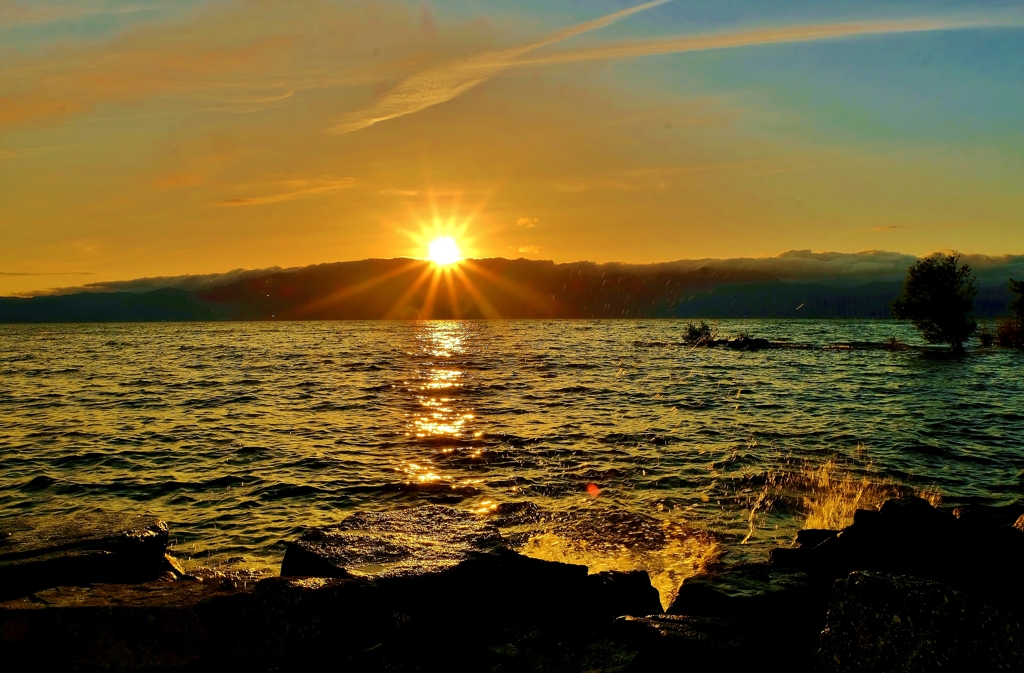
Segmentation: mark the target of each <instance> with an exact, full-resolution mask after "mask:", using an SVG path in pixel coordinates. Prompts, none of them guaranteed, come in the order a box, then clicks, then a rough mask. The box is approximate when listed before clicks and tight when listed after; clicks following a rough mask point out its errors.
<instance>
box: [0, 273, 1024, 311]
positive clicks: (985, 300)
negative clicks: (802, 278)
mask: <svg viewBox="0 0 1024 673" xmlns="http://www.w3.org/2000/svg"><path fill="white" fill-rule="evenodd" d="M171 280H173V279H171ZM899 290H900V284H899V282H898V281H896V280H888V279H886V280H882V281H875V282H860V283H850V282H845V283H838V282H829V281H824V280H823V281H817V282H793V281H784V280H781V279H779V278H777V277H775V276H773V275H771V274H769V273H766V272H764V271H761V270H753V269H749V268H747V269H743V268H734V269H730V268H728V267H723V266H722V265H721V264H719V265H717V266H714V267H711V266H701V267H697V268H694V267H693V266H692V265H690V266H683V265H680V264H677V263H664V264H614V263H613V264H595V263H593V262H579V263H570V264H555V263H553V262H547V261H533V260H525V259H515V260H510V259H502V258H492V259H480V260H466V261H465V262H463V263H462V264H460V265H458V266H457V267H455V268H454V269H448V270H441V271H438V270H437V268H436V267H434V266H433V265H432V264H431V263H430V262H425V261H421V260H410V259H368V260H362V261H357V262H339V263H334V264H319V265H315V266H309V267H304V268H300V269H289V270H279V269H271V270H267V271H266V272H246V273H244V274H235V275H234V276H233V277H230V278H225V282H224V284H221V285H211V284H209V283H203V285H202V286H201V287H198V288H193V289H183V288H178V289H172V288H164V289H159V290H154V291H148V292H78V293H75V294H64V295H54V296H39V297H32V298H14V297H8V298H0V322H92V321H162V320H166V321H188V320H371V319H383V318H389V319H413V318H440V319H447V318H488V317H503V318H669V317H678V318H688V319H700V318H888V317H890V316H891V313H890V309H889V305H890V303H891V301H892V300H893V298H895V297H896V296H897V295H898V294H899ZM1009 299H1010V292H1009V290H1008V288H1007V286H1006V284H1005V280H1002V281H1001V283H1000V285H998V286H991V287H989V286H986V287H983V288H982V289H981V292H980V294H979V297H978V302H977V309H978V312H979V315H986V316H995V315H999V314H1001V313H1005V311H1006V306H1007V302H1008V301H1009Z"/></svg>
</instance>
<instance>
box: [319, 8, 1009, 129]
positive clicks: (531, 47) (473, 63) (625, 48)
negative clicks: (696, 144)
mask: <svg viewBox="0 0 1024 673" xmlns="http://www.w3.org/2000/svg"><path fill="white" fill-rule="evenodd" d="M670 1H671V0H656V1H655V2H648V3H646V4H643V5H638V6H636V7H632V8H630V9H626V10H623V11H621V12H616V13H614V14H609V15H607V16H604V17H601V18H599V19H595V20H593V21H588V22H586V23H581V24H579V25H576V26H572V27H569V28H565V29H563V30H560V31H557V32H555V33H552V34H551V35H549V36H548V37H546V38H544V39H542V40H538V41H536V42H531V43H529V44H526V45H523V46H520V47H513V48H510V49H503V50H500V51H493V52H488V53H486V54H481V55H479V56H473V57H471V58H468V59H466V60H464V61H460V62H457V63H449V64H446V65H443V66H440V67H437V68H433V69H430V70H425V71H423V72H420V73H416V74H415V75H412V76H411V77H409V78H407V79H405V80H404V81H402V82H401V83H399V84H398V85H397V86H396V87H395V88H394V89H392V90H391V91H390V92H388V93H387V94H385V95H384V96H383V97H382V98H381V99H380V100H378V101H377V102H376V103H374V104H373V105H372V106H371V107H369V108H366V109H364V110H360V111H357V112H354V113H351V114H349V115H348V116H346V117H345V118H344V119H343V120H342V121H341V122H340V123H339V124H338V125H337V126H335V127H334V128H332V129H331V131H332V132H333V133H349V132H352V131H358V130H359V129H364V128H366V127H368V126H372V125H374V124H376V123H377V122H381V121H385V120H388V119H394V118H395V117H402V116H404V115H408V114H413V113H415V112H419V111H421V110H425V109H427V108H429V107H432V106H434V105H438V104H440V103H445V102H447V101H450V100H452V99H453V98H456V97H457V96H460V95H461V94H463V93H465V92H466V91H468V90H469V89H472V88H473V87H475V86H477V85H479V84H482V83H484V82H486V81H487V80H489V79H491V78H493V77H495V76H497V75H498V74H500V73H501V72H502V71H504V70H507V69H509V68H512V67H523V66H531V65H532V66H536V65H553V64H559V63H579V62H584V61H597V60H607V59H616V58H636V57H640V56H655V55H658V54H680V53H685V52H693V51H707V50H711V49H729V48H736V47H750V46H755V45H765V44H781V43H794V42H815V41H821V40H832V39H838V38H844V37H863V36H870V35H886V34H892V33H919V32H928V31H943V30H963V29H967V28H998V27H1013V26H1021V25H1024V19H1021V18H1020V17H1013V18H1006V17H1004V18H982V19H907V20H903V21H861V22H847V23H831V24H815V25H803V26H785V27H781V28H761V29H756V30H745V31H737V32H733V33H716V34H711V35H689V36H683V37H674V38H662V39H652V40H642V41H634V42H618V43H615V44H609V45H605V46H601V47H593V48H588V49H578V50H573V51H562V52H556V53H553V54H545V55H541V56H532V57H528V58H524V56H526V55H527V54H529V53H530V52H533V51H536V50H537V49H540V48H541V47H546V46H549V45H552V44H556V43H558V42H562V41H565V40H567V39H569V38H572V37H576V36H577V35H582V34H584V33H588V32H590V31H593V30H597V29H598V28H603V27H605V26H608V25H610V24H612V23H615V22H616V21H620V20H622V19H624V18H626V17H628V16H632V15H633V14H636V13H637V12H642V11H644V10H646V9H650V8H651V7H655V6H657V5H662V4H665V3H666V2H670Z"/></svg>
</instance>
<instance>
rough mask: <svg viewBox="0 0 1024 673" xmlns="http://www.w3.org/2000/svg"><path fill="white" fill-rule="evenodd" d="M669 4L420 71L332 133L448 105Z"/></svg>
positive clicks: (624, 12)
mask: <svg viewBox="0 0 1024 673" xmlns="http://www.w3.org/2000/svg"><path fill="white" fill-rule="evenodd" d="M670 1H671V0H654V2H647V3H644V4H642V5H637V6H636V7H631V8H629V9H624V10H622V11H619V12H615V13H613V14H608V15H606V16H603V17H601V18H599V19H594V20H593V21H587V22H585V23H581V24H577V25H575V26H571V27H569V28H564V29H562V30H559V31H556V32H554V33H552V34H551V35H548V36H547V37H545V38H543V39H540V40H537V41H535V42H530V43H529V44H524V45H521V46H518V47H511V48H508V49H500V50H497V51H490V52H486V53H483V54H477V55H476V56H471V57H469V58H467V59H464V60H461V61H455V62H450V63H446V64H444V65H441V66H439V67H435V68H430V69H428V70H424V71H421V72H418V73H416V74H414V75H412V76H411V77H408V78H406V79H405V80H403V81H401V82H399V84H398V86H396V87H395V88H394V89H392V90H391V91H389V92H388V93H386V94H385V95H384V96H382V97H381V98H380V99H378V100H377V102H376V103H374V104H373V105H371V106H370V107H368V108H365V109H363V110H359V111H356V112H353V113H351V114H349V115H347V116H346V117H344V118H343V119H342V120H341V122H339V123H338V124H337V125H336V126H335V127H334V128H332V129H331V131H332V132H333V133H350V132H352V131H358V130H360V129H364V128H366V127H368V126H373V125H374V124H376V123H378V122H382V121H386V120H388V119H394V118H396V117H403V116H405V115H409V114H413V113H414V112H419V111H421V110H425V109H427V108H429V107H433V106H434V105H438V104H440V103H446V102H448V101H450V100H452V99H453V98H456V97H458V96H460V95H462V94H463V93H465V92H467V91H469V90H470V89H472V88H473V87H475V86H477V85H479V84H482V83H484V82H486V81H487V80H489V79H492V78H493V77H495V76H496V75H498V74H499V73H501V72H502V71H503V70H506V69H507V68H509V67H511V66H512V65H514V64H515V62H516V60H517V59H519V58H520V57H522V56H524V55H526V54H528V53H530V52H531V51H535V50H537V49H540V48H541V47H547V46H550V45H552V44H557V43H559V42H564V41H565V40H568V39H570V38H573V37H577V36H579V35H583V34H585V33H589V32H591V31H593V30H597V29H599V28H604V27H606V26H610V25H611V24H613V23H615V22H616V21H621V20H622V19H625V18H627V17H630V16H633V15H634V14H636V13H638V12H642V11H644V10H647V9H650V8H652V7H657V6H658V5H663V4H665V3H666V2H670Z"/></svg>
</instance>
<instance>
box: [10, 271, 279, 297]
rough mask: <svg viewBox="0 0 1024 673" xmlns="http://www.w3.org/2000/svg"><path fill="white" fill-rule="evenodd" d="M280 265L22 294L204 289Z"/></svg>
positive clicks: (264, 273)
mask: <svg viewBox="0 0 1024 673" xmlns="http://www.w3.org/2000/svg"><path fill="white" fill-rule="evenodd" d="M287 270H288V269H283V268H281V267H279V266H274V267H270V268H267V269H235V270H233V271H228V272H226V273H207V274H188V275H185V276H153V277H150V278H136V279H133V280H112V281H102V282H98V283H87V284H85V285H79V286H75V287H61V288H52V289H49V290H45V291H41V292H30V293H23V294H25V295H31V296H42V295H59V294H76V293H78V292H136V293H138V292H151V291H153V290H161V289H164V288H174V289H179V290H206V289H209V288H213V287H219V286H221V285H228V284H230V283H234V282H237V281H240V280H245V279H246V278H251V277H254V276H257V277H258V276H264V275H266V274H268V273H275V272H278V271H287Z"/></svg>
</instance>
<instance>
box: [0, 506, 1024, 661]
mask: <svg viewBox="0 0 1024 673" xmlns="http://www.w3.org/2000/svg"><path fill="white" fill-rule="evenodd" d="M114 520H115V519H108V520H107V521H108V523H109V522H110V521H114ZM126 520H127V519H125V520H120V521H126ZM140 521H142V522H143V523H146V521H145V520H140ZM140 525H141V524H140ZM94 528H95V527H94ZM72 529H73V527H71V528H68V527H67V526H65V530H72ZM151 529H152V522H148V523H146V525H144V526H142V527H141V528H139V527H138V526H136V527H130V526H129V527H125V526H122V530H129V531H135V530H142V531H150V530H151ZM25 530H31V528H25ZM75 530H77V529H75ZM104 530H107V531H108V533H109V531H110V530H112V528H111V527H110V526H109V525H108V526H107V528H106V529H104ZM163 531H164V533H163V535H164V538H163V539H164V540H166V527H164V528H163ZM109 537H110V536H109V535H106V534H104V535H88V534H83V535H69V536H66V538H67V539H68V540H75V541H76V542H73V543H69V546H67V547H66V548H64V547H61V548H60V550H59V551H61V552H64V551H67V552H75V554H77V555H74V554H73V555H71V556H68V557H62V558H71V559H78V561H76V562H78V563H81V564H82V565H83V567H84V568H93V567H94V566H93V556H92V555H91V552H93V551H96V550H99V551H104V552H106V554H107V555H102V556H101V558H104V559H107V558H108V556H109V555H116V554H117V553H121V552H119V551H118V550H113V551H111V549H112V548H111V547H110V546H109V545H107V542H105V541H107V540H109ZM115 537H116V536H115ZM127 537H132V535H131V534H128V535H127ZM150 537H153V538H154V539H160V529H159V526H158V527H157V528H156V529H155V530H154V531H153V532H152V535H150V534H149V533H146V534H142V535H141V538H142V539H145V540H148V539H150ZM58 538H59V536H58V537H54V536H50V537H49V538H47V539H50V540H51V542H49V543H46V544H41V545H40V546H38V548H39V549H43V550H48V551H45V553H44V552H40V554H41V555H42V556H46V554H50V553H57V550H56V547H58V546H59V545H57V544H56V543H54V542H53V540H57V539H58ZM60 539H63V538H60ZM118 539H119V540H120V538H118ZM19 544H24V543H23V542H22V543H19ZM119 544H123V545H127V546H128V548H131V549H134V548H135V547H134V546H133V545H134V544H135V543H134V542H124V541H123V540H120V542H119ZM47 545H49V546H47ZM105 545H106V546H105ZM446 545H447V546H446ZM1022 545H1024V531H1021V530H1019V529H1018V528H1016V527H1015V526H1014V525H1010V523H1009V522H1007V521H1003V520H1002V519H999V520H995V519H992V518H991V517H985V516H982V515H980V514H978V513H977V512H975V513H973V514H972V513H971V511H970V510H967V509H963V510H958V511H957V512H956V513H950V512H947V511H943V510H938V509H935V508H933V507H932V506H931V505H929V504H928V503H927V502H925V501H922V500H920V499H915V498H902V499H895V500H889V501H886V503H884V504H883V505H882V506H881V507H880V508H879V510H878V511H866V510H860V511H858V512H857V514H856V516H855V519H854V523H853V524H852V525H851V526H848V527H847V528H845V529H844V530H842V531H827V530H805V531H801V532H800V534H799V535H798V537H797V540H796V546H793V547H781V548H778V549H776V550H775V552H774V553H773V554H772V557H771V560H770V561H769V562H767V563H748V564H739V565H734V566H731V567H727V568H725V569H724V570H722V571H720V572H713V573H708V574H704V575H700V576H697V577H694V578H691V579H689V580H687V581H686V582H685V583H684V584H683V586H682V588H681V589H680V591H679V595H678V597H677V598H676V600H675V601H674V602H673V604H672V605H671V606H670V607H669V609H668V610H667V611H665V613H662V610H661V606H660V603H659V600H658V594H657V591H655V590H654V588H653V587H652V586H651V584H650V579H649V578H648V576H647V574H646V573H644V572H641V571H637V572H631V573H620V572H604V573H597V574H589V573H588V572H587V568H586V567H584V566H578V565H570V564H565V563H557V562H552V561H543V560H539V559H534V558H528V557H526V556H523V555H521V554H519V553H517V552H515V551H514V550H512V549H509V548H507V547H506V544H505V542H504V541H503V540H502V539H501V536H500V534H497V530H496V529H495V528H494V527H493V526H492V525H491V524H489V523H487V522H486V520H483V519H480V518H479V517H474V516H473V515H470V514H467V513H464V512H461V511H459V510H453V509H450V508H446V507H437V506H425V507H420V508H411V509H408V510H393V511H391V512H383V513H376V514H359V515H354V516H352V517H349V518H347V519H345V520H343V521H342V522H340V523H339V524H336V525H334V526H328V527H323V528H315V529H309V530H307V531H306V532H305V533H303V535H301V536H300V538H299V539H298V540H296V541H295V542H293V543H291V545H290V546H289V549H288V552H287V554H286V557H285V562H284V563H283V564H282V575H283V576H281V577H272V578H267V579H262V580H260V581H258V582H255V583H247V582H234V581H230V580H227V579H224V580H222V581H207V582H180V581H175V582H150V583H145V584H103V583H94V582H93V583H89V582H80V584H82V586H61V587H57V588H45V589H37V590H35V591H34V592H32V593H29V594H27V595H25V596H23V597H21V598H16V599H14V600H8V601H6V602H0V646H2V647H0V649H2V650H3V652H4V663H5V671H6V670H10V671H12V672H17V671H44V670H68V669H76V668H77V669H85V670H93V669H101V668H102V669H109V668H116V669H121V670H148V671H168V670H171V669H173V670H176V671H180V670H185V671H191V670H206V669H208V668H211V667H213V666H231V667H232V668H240V667H244V668H251V669H254V670H299V669H302V668H309V667H311V666H320V665H322V663H323V662H324V661H330V662H333V663H334V664H336V665H338V666H341V667H344V668H346V669H348V670H356V671H385V670H386V671H419V670H441V671H467V672H468V671H480V670H491V671H567V672H569V671H572V672H574V673H575V672H582V671H588V670H602V671H608V672H609V673H610V672H611V671H621V672H622V673H638V672H641V671H658V672H659V673H660V672H661V671H665V670H671V669H673V668H678V667H679V666H680V665H681V664H682V665H686V666H688V667H711V666H714V667H716V668H723V669H725V670H733V669H738V668H746V667H750V666H757V667H758V668H759V669H762V670H769V671H772V670H778V671H783V670H784V671H787V673H788V672H790V671H812V670H815V671H820V672H821V673H829V672H834V673H846V672H847V671H852V670H869V669H873V670H905V671H918V670H921V671H924V670H948V669H950V668H952V669H954V670H955V669H956V668H957V667H958V666H959V667H961V668H962V667H963V665H966V664H972V665H973V666H974V670H1010V669H1008V668H1006V667H1007V666H1011V667H1012V666H1013V665H1014V664H1016V663H1018V662H1020V661H1021V656H1022V655H1021V645H1022V643H1021V639H1022V638H1024V636H1022V634H1021V627H1020V623H1021V617H1022V615H1021V613H1022V611H1024V603H1022V601H1021V600H1020V598H1021V595H1022V593H1021V592H1022V590H1024V578H1022V576H1021V573H1020V572H1019V570H1018V568H1017V566H1018V563H1019V559H1020V558H1021V555H1020V552H1021V550H1022V549H1024V547H1022ZM6 548H7V545H4V546H0V550H5V549H6ZM20 548H22V549H26V550H27V549H28V547H20ZM146 549H149V547H146ZM76 550H80V551H82V553H81V554H78V552H77V551H76ZM159 551H160V556H159V557H156V556H155V555H154V554H151V553H150V552H147V553H146V554H145V555H144V558H146V559H150V560H154V559H157V558H158V559H160V560H163V561H164V562H165V563H166V559H163V553H164V551H163V549H162V548H160V550H159ZM37 556H38V554H37ZM972 557H973V558H972ZM0 558H3V557H2V556H0ZM26 558H35V557H33V556H31V555H29V556H27V557H26ZM125 558H143V557H134V556H131V555H125ZM68 563H70V561H68ZM147 567H152V566H147ZM84 574H87V573H84V571H81V572H78V574H77V575H76V573H74V572H72V573H66V574H64V575H60V577H61V578H63V577H80V576H84ZM172 574H173V573H172ZM49 581H53V579H52V578H51V580H49ZM23 586H28V585H23ZM54 643H57V644H58V645H57V646H54ZM908 662H909V663H908ZM965 662H966V664H965ZM1000 667H1002V668H1000Z"/></svg>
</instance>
